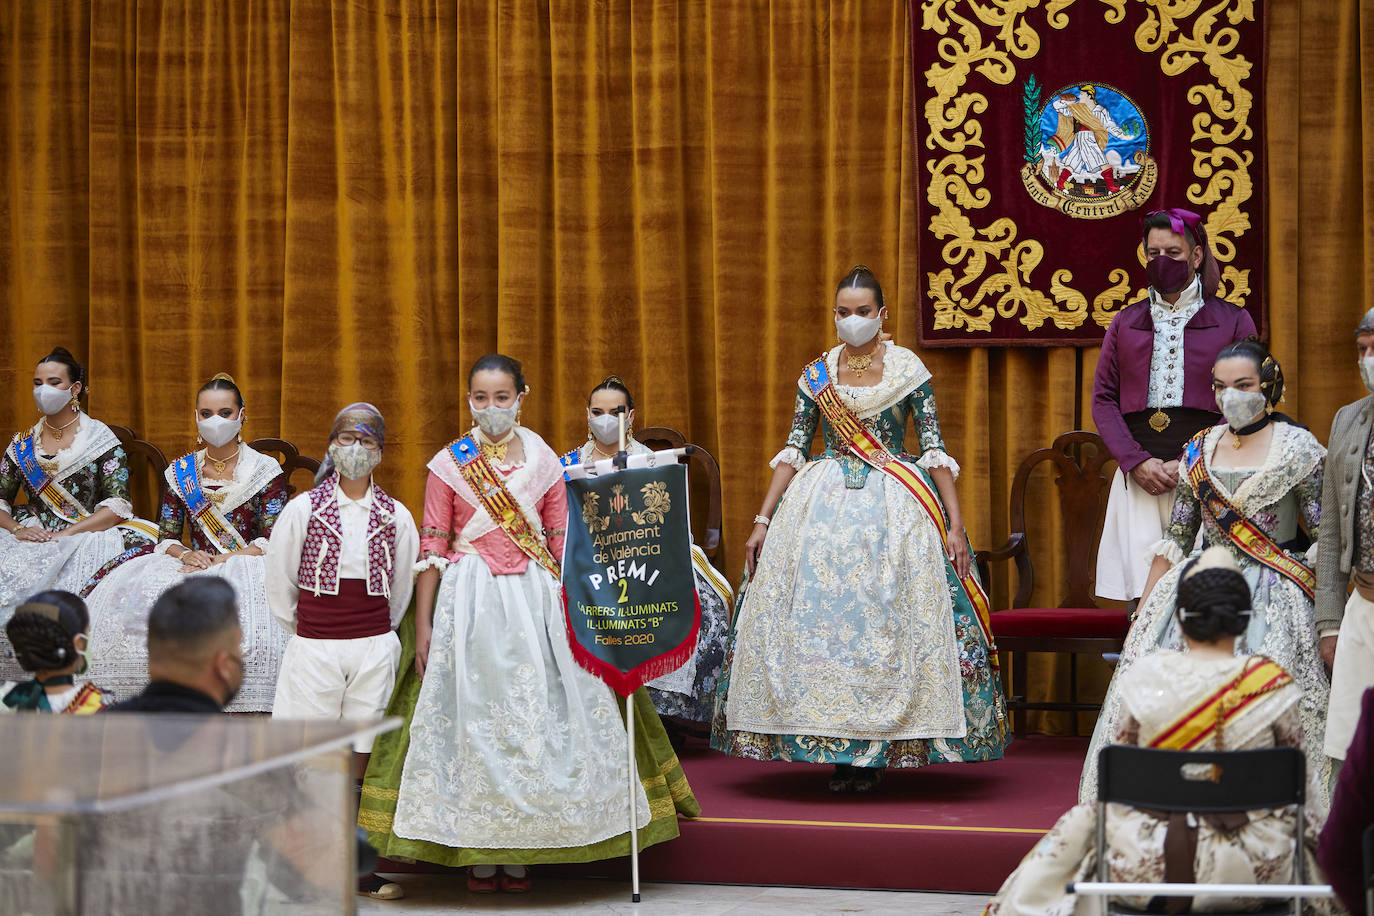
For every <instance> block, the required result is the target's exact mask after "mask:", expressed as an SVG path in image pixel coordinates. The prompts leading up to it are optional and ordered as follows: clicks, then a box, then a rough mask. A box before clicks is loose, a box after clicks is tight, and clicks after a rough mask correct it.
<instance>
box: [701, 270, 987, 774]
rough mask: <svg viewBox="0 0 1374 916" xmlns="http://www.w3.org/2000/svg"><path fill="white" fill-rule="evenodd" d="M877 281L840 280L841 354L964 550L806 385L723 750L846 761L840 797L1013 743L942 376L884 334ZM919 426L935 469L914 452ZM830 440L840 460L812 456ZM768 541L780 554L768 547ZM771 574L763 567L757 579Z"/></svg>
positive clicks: (842, 381) (865, 411) (835, 371)
mask: <svg viewBox="0 0 1374 916" xmlns="http://www.w3.org/2000/svg"><path fill="white" fill-rule="evenodd" d="M883 311H884V310H883V300H882V290H881V288H880V287H879V285H878V282H877V280H876V279H875V278H874V276H873V274H872V273H871V272H869V271H868V269H867V268H863V267H856V268H854V270H853V271H851V272H850V273H849V275H848V276H846V277H845V279H844V280H842V281H841V283H840V288H839V290H838V291H837V293H836V300H835V321H836V326H837V329H838V330H839V333H840V337H841V339H842V340H844V341H845V343H844V344H842V345H841V346H838V347H836V348H834V349H832V350H831V351H830V352H829V353H828V354H826V357H825V362H826V367H827V368H828V370H829V377H830V378H831V379H832V380H833V381H834V382H835V388H836V391H837V392H838V395H839V399H840V401H841V403H842V404H843V405H844V406H845V407H847V408H848V409H849V410H850V411H851V412H852V413H853V414H854V415H855V416H856V417H857V418H858V419H859V420H860V422H862V424H863V425H864V426H865V427H867V429H868V430H870V431H871V432H872V433H874V434H875V435H876V436H877V437H878V438H880V439H881V440H882V442H883V444H884V445H885V446H886V447H887V449H888V451H889V452H891V453H892V454H893V455H895V456H896V457H897V459H898V460H900V461H901V462H902V463H903V464H904V465H906V466H907V467H908V468H911V469H914V470H915V473H916V474H917V475H921V476H922V477H924V479H925V481H926V483H927V484H929V485H930V486H931V489H932V491H934V492H937V493H938V494H939V502H940V503H941V504H942V508H943V511H944V512H945V515H946V519H947V521H948V524H949V529H950V531H951V533H952V534H951V537H950V540H949V543H950V549H949V551H948V552H947V551H946V550H945V548H944V540H943V538H942V536H941V534H940V531H939V529H938V527H937V526H936V524H935V522H934V520H933V519H932V517H931V516H930V515H928V514H927V512H926V511H925V509H923V507H922V506H921V504H920V503H918V502H917V500H916V498H915V497H914V496H913V495H912V494H911V493H910V492H909V491H908V490H907V489H906V488H905V487H904V486H903V485H902V484H901V483H899V482H898V481H896V480H895V479H893V478H891V477H889V476H888V475H887V474H885V473H883V472H879V471H875V470H874V469H873V468H872V467H870V466H869V465H868V464H867V463H865V462H864V461H863V460H861V459H860V458H858V457H857V456H856V455H854V454H853V453H852V452H851V451H850V449H849V447H848V445H847V443H846V441H845V440H844V439H843V438H842V437H841V436H840V434H839V433H838V432H837V430H836V429H835V428H834V427H833V426H832V424H831V423H830V422H829V421H828V420H827V419H826V418H825V417H824V416H823V415H822V411H821V408H820V407H819V406H818V404H817V402H816V400H815V399H814V398H813V397H812V395H811V394H810V391H809V388H808V386H807V384H806V382H805V378H803V379H802V380H801V381H800V382H799V383H798V385H799V388H798V394H797V406H796V414H795V417H794V419H793V424H792V432H791V434H790V435H789V436H788V438H787V446H786V448H784V449H783V450H782V451H781V452H779V453H778V455H777V457H775V458H774V459H773V462H772V465H773V467H774V469H775V470H774V475H773V482H772V485H771V486H770V487H769V491H768V495H767V497H766V498H765V500H764V513H767V512H768V510H769V508H770V507H773V506H774V505H776V511H775V513H774V515H773V516H772V518H771V519H769V518H768V517H767V516H766V514H761V515H759V516H758V517H757V518H756V519H755V521H756V524H755V527H754V534H753V536H752V537H751V538H750V539H749V543H748V545H747V548H748V555H747V559H746V564H747V566H748V567H749V571H750V574H751V575H752V577H753V581H752V582H750V583H749V586H748V588H747V590H746V591H745V592H744V595H743V598H742V601H741V606H740V613H739V615H738V617H737V619H736V621H735V628H734V632H733V633H732V636H731V649H730V654H729V656H728V657H727V658H726V662H725V669H726V673H725V675H724V677H723V678H722V680H721V686H720V692H719V699H718V702H717V706H716V717H715V722H714V727H713V733H712V742H711V743H712V746H714V747H715V748H716V749H718V750H721V751H724V752H726V753H728V754H731V755H734V756H737V757H746V758H750V759H755V760H787V761H797V762H808V763H828V764H833V765H834V766H835V775H834V777H833V778H832V779H831V780H830V788H831V789H832V790H833V791H860V792H861V791H868V790H871V789H872V788H873V787H874V786H875V785H876V784H877V782H878V779H879V777H880V776H881V773H882V770H883V768H885V767H919V766H925V765H927V764H931V763H946V762H959V761H980V760H996V759H998V758H1000V757H1001V756H1002V752H1003V750H1004V749H1005V747H1006V744H1007V741H1008V740H1009V735H1008V729H1007V723H1006V710H1005V700H1004V698H1003V696H1002V686H1001V679H1000V676H999V674H998V671H997V669H996V667H995V666H994V664H993V662H992V658H991V652H992V645H991V643H990V639H989V637H988V636H987V634H986V633H985V632H984V629H983V626H982V624H981V623H980V621H979V619H978V616H977V614H976V612H975V611H974V608H973V605H972V604H971V602H970V601H969V597H968V595H967V593H966V591H965V589H964V586H963V584H962V583H961V581H960V580H961V579H962V578H963V577H964V576H965V575H967V574H968V573H969V568H970V562H971V557H970V551H969V548H968V541H967V538H966V537H965V535H964V533H963V526H962V523H961V517H960V514H959V504H958V497H957V495H956V492H955V488H954V478H955V476H956V475H957V473H958V470H959V467H958V464H957V463H956V462H955V461H954V459H952V458H951V457H950V456H949V455H948V454H946V453H945V449H944V441H943V440H942V438H941V435H940V424H939V420H938V419H937V416H936V410H935V396H934V393H933V392H932V390H931V385H930V378H931V375H930V371H929V370H928V369H926V367H925V365H924V364H923V363H922V362H921V360H920V359H919V358H918V357H917V356H916V354H914V353H912V352H911V351H910V350H907V349H904V348H902V347H899V346H896V345H895V344H893V343H890V342H886V341H884V340H883V339H882V337H881V336H880V334H879V330H880V327H881V323H882V315H883ZM908 421H911V422H912V423H913V425H914V426H915V428H916V434H917V437H918V440H919V442H920V451H919V454H916V455H913V454H910V453H908V452H907V451H906V450H905V448H904V444H903V443H904V439H905V434H906V427H907V423H908ZM818 424H819V425H820V427H821V431H822V433H823V435H824V438H825V451H824V452H822V453H821V454H819V455H816V456H814V457H813V456H811V454H810V451H811V443H812V439H813V438H814V436H815V433H816V427H817V425H818ZM765 538H766V540H765ZM756 564H757V565H756Z"/></svg>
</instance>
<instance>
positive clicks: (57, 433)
mask: <svg viewBox="0 0 1374 916" xmlns="http://www.w3.org/2000/svg"><path fill="white" fill-rule="evenodd" d="M80 419H81V414H77V415H76V416H74V417H72V418H71V420H69V421H68V422H66V423H64V424H62V425H61V426H53V425H52V424H51V423H49V422H48V418H47V417H44V418H43V425H44V426H46V427H47V428H48V432H50V433H52V437H53V438H54V439H56V440H57V441H58V442H61V441H62V431H63V430H65V429H66V428H67V427H68V426H71V425H72V424H73V423H75V422H76V421H77V420H80Z"/></svg>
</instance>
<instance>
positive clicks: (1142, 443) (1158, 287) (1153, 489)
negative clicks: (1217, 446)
mask: <svg viewBox="0 0 1374 916" xmlns="http://www.w3.org/2000/svg"><path fill="white" fill-rule="evenodd" d="M1141 229H1142V238H1141V244H1142V246H1143V247H1144V249H1145V259H1146V261H1145V272H1146V274H1147V275H1148V277H1149V280H1150V290H1149V293H1150V294H1149V297H1148V298H1146V299H1142V300H1140V301H1139V302H1135V303H1132V304H1131V305H1128V306H1126V307H1125V308H1124V309H1122V310H1121V311H1120V313H1118V314H1117V316H1116V317H1115V318H1113V319H1112V324H1111V327H1109V328H1107V336H1106V337H1105V338H1103V340H1102V352H1101V354H1100V355H1099V356H1098V360H1097V374H1096V377H1095V378H1094V379H1093V422H1094V423H1096V424H1097V431H1098V433H1100V434H1101V436H1102V438H1103V440H1104V441H1105V442H1106V443H1107V448H1108V449H1109V450H1110V451H1111V453H1112V456H1113V457H1114V458H1116V461H1117V465H1118V470H1117V472H1116V475H1115V476H1114V477H1113V478H1112V486H1111V495H1110V497H1109V499H1108V502H1107V518H1106V524H1105V525H1104V526H1103V529H1102V542H1101V544H1100V545H1099V547H1098V552H1097V594H1098V595H1100V596H1102V597H1103V598H1111V599H1115V600H1119V601H1127V602H1129V603H1130V607H1131V610H1132V613H1134V610H1135V605H1136V603H1137V602H1138V601H1139V600H1140V594H1141V592H1142V591H1143V590H1144V587H1145V579H1146V577H1147V576H1148V575H1149V570H1150V561H1151V556H1150V554H1151V553H1152V551H1153V548H1154V546H1155V545H1156V544H1157V543H1158V542H1159V541H1160V539H1161V538H1162V537H1163V535H1164V529H1165V527H1167V526H1168V524H1169V513H1170V511H1171V509H1172V507H1173V502H1174V488H1175V487H1176V486H1178V480H1179V456H1180V455H1181V453H1182V452H1183V446H1184V444H1185V443H1186V442H1187V441H1188V440H1189V439H1190V438H1192V436H1193V435H1194V434H1195V433H1197V432H1198V431H1199V430H1202V429H1205V428H1207V427H1209V426H1213V425H1215V424H1216V423H1217V422H1218V421H1219V420H1220V419H1221V414H1220V413H1218V412H1217V404H1216V398H1215V396H1214V395H1213V393H1212V363H1213V362H1214V361H1215V360H1216V355H1217V354H1218V353H1220V352H1221V349H1222V347H1225V346H1226V345H1228V344H1230V343H1233V342H1235V341H1237V340H1241V339H1243V338H1245V337H1248V336H1250V335H1252V334H1254V333H1255V323H1254V322H1253V321H1251V320H1250V316H1249V314H1247V313H1246V311H1245V310H1244V309H1241V308H1237V307H1236V306H1234V305H1232V304H1231V303H1229V302H1226V301H1224V300H1222V299H1218V298H1217V296H1216V292H1217V287H1218V286H1219V285H1220V282H1221V273H1220V270H1219V269H1218V267H1217V262H1216V258H1214V257H1213V256H1212V252H1211V249H1209V248H1208V246H1207V232H1206V229H1204V228H1203V225H1202V218H1201V217H1200V216H1198V215H1197V214H1196V213H1192V212H1190V211H1188V210H1180V209H1170V210H1156V211H1155V212H1153V213H1151V214H1149V215H1148V216H1146V217H1145V219H1144V220H1143V222H1142V223H1141Z"/></svg>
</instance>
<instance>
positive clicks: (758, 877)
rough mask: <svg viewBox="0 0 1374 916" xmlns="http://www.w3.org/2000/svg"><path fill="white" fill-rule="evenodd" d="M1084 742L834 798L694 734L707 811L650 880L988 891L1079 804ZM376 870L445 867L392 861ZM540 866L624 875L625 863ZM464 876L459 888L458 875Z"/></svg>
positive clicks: (790, 771)
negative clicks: (728, 753)
mask: <svg viewBox="0 0 1374 916" xmlns="http://www.w3.org/2000/svg"><path fill="white" fill-rule="evenodd" d="M1087 749H1088V740H1087V739H1086V738H1048V737H1043V736H1031V737H1029V738H1025V739H1023V740H1020V741H1015V742H1013V743H1012V745H1011V747H1010V748H1008V750H1007V756H1006V758H1005V759H1003V760H998V761H995V762H992V763H978V764H941V765H939V766H932V767H924V768H921V769H918V770H892V771H889V772H888V773H887V774H886V775H885V776H884V779H883V782H882V785H881V786H879V788H878V789H877V791H875V792H873V793H869V794H864V795H836V794H833V793H831V792H830V791H828V790H827V789H826V782H827V780H828V779H829V776H830V773H831V771H832V768H830V767H826V766H817V765H811V764H794V763H757V762H754V761H750V760H738V759H736V758H732V757H726V756H725V755H724V754H719V753H716V752H715V751H711V750H709V749H708V748H707V747H706V746H705V744H704V743H702V742H700V741H697V740H695V739H693V741H692V742H691V743H689V745H688V746H687V747H686V748H684V749H683V750H682V751H681V752H680V754H679V756H680V758H681V759H682V765H683V768H684V769H685V770H686V771H687V778H688V780H689V781H690V782H691V784H692V790H693V792H695V794H696V797H697V800H698V801H699V802H700V803H701V809H702V816H701V817H700V818H697V819H696V820H686V819H683V820H682V821H681V822H680V823H681V827H682V836H680V837H679V838H678V839H676V840H674V841H672V842H670V843H663V844H660V845H658V846H654V847H651V848H649V849H647V850H645V851H644V853H643V854H642V855H641V856H640V874H641V877H642V879H643V880H645V881H684V882H699V883H704V884H761V885H777V886H790V887H838V888H875V889H887V890H913V891H944V892H949V893H977V894H991V893H993V892H994V891H996V890H997V889H998V888H999V887H1000V886H1001V885H1002V881H1003V880H1004V879H1005V878H1006V876H1007V875H1008V874H1010V873H1011V871H1012V869H1014V868H1015V867H1016V865H1017V863H1019V862H1020V861H1021V858H1022V857H1023V856H1024V855H1025V854H1026V853H1027V852H1029V851H1030V849H1031V847H1032V846H1034V845H1035V843H1036V841H1037V840H1039V839H1040V837H1041V836H1043V835H1044V833H1045V831H1046V830H1048V829H1049V828H1050V827H1051V826H1052V825H1053V824H1054V822H1055V820H1057V819H1058V818H1059V815H1061V814H1063V813H1064V812H1065V811H1066V810H1067V809H1068V808H1069V807H1070V806H1072V805H1073V804H1074V803H1075V802H1076V801H1077V799H1078V775H1079V772H1080V771H1081V770H1082V767H1083V755H1084V754H1085V753H1087ZM379 870H380V871H389V870H395V871H420V872H424V871H448V869H440V868H433V867H427V866H425V865H424V864H423V863H418V864H416V865H412V866H405V865H399V864H398V865H396V866H395V867H394V868H392V867H388V866H384V867H383V868H381V869H379ZM540 871H541V872H544V873H547V874H555V875H560V876H570V877H571V876H580V877H589V878H591V877H596V878H612V879H615V880H626V881H628V880H629V859H626V858H622V859H609V860H606V861H603V862H591V863H587V864H585V865H559V866H544V867H541V868H540ZM455 880H457V879H456V878H455Z"/></svg>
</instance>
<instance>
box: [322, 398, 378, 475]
mask: <svg viewBox="0 0 1374 916" xmlns="http://www.w3.org/2000/svg"><path fill="white" fill-rule="evenodd" d="M349 430H356V431H358V432H359V433H362V434H363V435H364V436H371V437H372V438H374V439H376V440H377V444H378V445H379V446H381V447H382V448H386V420H384V419H382V412H381V411H380V410H378V409H377V408H376V407H374V406H372V405H371V404H369V403H367V402H366V401H355V402H354V403H352V404H349V405H348V406H347V407H345V408H344V409H343V410H341V411H339V413H338V415H337V416H336V417H334V425H333V426H332V427H331V428H330V430H329V441H330V442H333V441H334V437H335V436H337V435H338V434H339V433H342V432H348V431H349ZM333 473H334V462H333V460H332V459H331V458H330V457H329V449H328V448H326V449H325V453H324V460H323V461H322V462H320V469H319V471H318V472H316V474H315V483H316V484H321V483H324V482H325V481H326V480H328V479H329V478H330V476H331V475H333Z"/></svg>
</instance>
